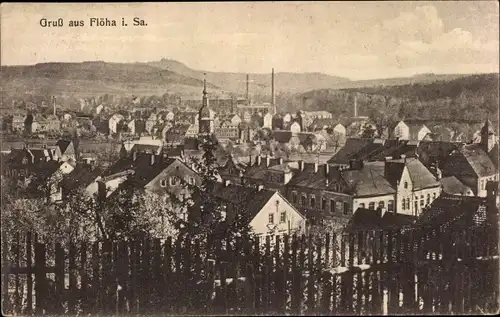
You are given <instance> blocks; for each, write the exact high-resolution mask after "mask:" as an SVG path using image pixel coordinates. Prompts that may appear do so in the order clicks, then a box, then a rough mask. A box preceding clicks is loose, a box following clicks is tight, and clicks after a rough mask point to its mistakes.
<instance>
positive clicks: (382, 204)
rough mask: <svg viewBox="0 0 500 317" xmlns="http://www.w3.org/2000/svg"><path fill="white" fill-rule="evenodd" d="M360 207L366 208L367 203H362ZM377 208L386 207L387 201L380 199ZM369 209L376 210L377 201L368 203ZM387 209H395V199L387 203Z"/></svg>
mask: <svg viewBox="0 0 500 317" xmlns="http://www.w3.org/2000/svg"><path fill="white" fill-rule="evenodd" d="M359 208H366V205H365V204H364V203H360V204H359ZM377 208H381V209H383V208H385V202H384V201H379V202H378V205H377ZM368 209H371V210H375V202H374V201H372V202H370V203H368ZM387 210H388V211H394V200H389V202H388V203H387Z"/></svg>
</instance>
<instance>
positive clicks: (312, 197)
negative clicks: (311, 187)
mask: <svg viewBox="0 0 500 317" xmlns="http://www.w3.org/2000/svg"><path fill="white" fill-rule="evenodd" d="M309 203H310V204H311V207H312V208H314V207H315V206H316V198H315V197H314V196H313V195H311V197H310V200H309Z"/></svg>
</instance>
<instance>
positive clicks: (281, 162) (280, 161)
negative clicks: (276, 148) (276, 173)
mask: <svg viewBox="0 0 500 317" xmlns="http://www.w3.org/2000/svg"><path fill="white" fill-rule="evenodd" d="M278 163H279V165H281V164H283V158H282V157H280V158H278Z"/></svg>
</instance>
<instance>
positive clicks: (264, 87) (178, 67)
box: [147, 58, 350, 95]
mask: <svg viewBox="0 0 500 317" xmlns="http://www.w3.org/2000/svg"><path fill="white" fill-rule="evenodd" d="M147 65H151V66H154V67H158V68H160V69H165V70H170V71H173V72H176V73H179V74H182V75H185V76H189V77H193V78H198V79H202V78H203V74H204V73H206V76H207V81H208V82H210V83H213V84H215V85H217V86H219V87H224V89H225V90H226V91H231V92H234V93H237V94H240V95H244V94H245V92H246V75H247V74H245V73H230V72H205V71H203V70H194V69H191V68H189V67H187V66H186V65H184V64H182V63H180V62H178V61H175V60H171V59H165V58H164V59H162V60H160V61H156V62H150V63H148V64H147ZM249 77H250V84H249V90H250V93H251V94H252V95H253V94H257V95H270V94H271V70H269V73H268V74H256V73H252V74H249ZM349 82H350V80H349V79H348V78H344V77H337V76H330V75H326V74H322V73H287V72H276V73H275V89H276V91H277V92H279V91H285V92H293V93H300V92H304V91H307V90H312V89H321V88H330V87H333V86H337V85H339V84H346V83H349Z"/></svg>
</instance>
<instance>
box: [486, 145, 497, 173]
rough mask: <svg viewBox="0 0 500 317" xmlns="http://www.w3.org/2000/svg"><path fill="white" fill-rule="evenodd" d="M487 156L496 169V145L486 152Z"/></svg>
mask: <svg viewBox="0 0 500 317" xmlns="http://www.w3.org/2000/svg"><path fill="white" fill-rule="evenodd" d="M488 156H489V157H490V159H491V162H492V163H493V165H495V167H496V168H497V169H498V143H495V145H494V146H493V147H492V148H491V150H490V151H489V152H488Z"/></svg>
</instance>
